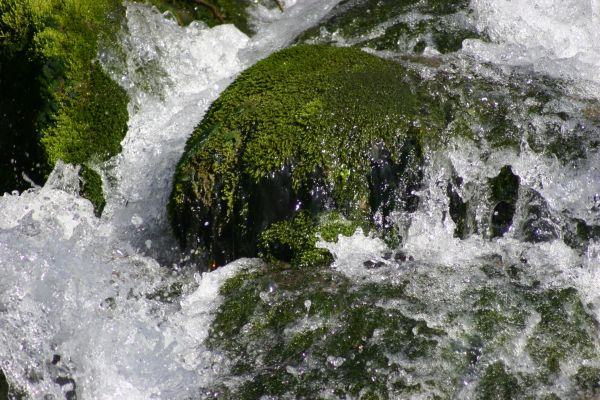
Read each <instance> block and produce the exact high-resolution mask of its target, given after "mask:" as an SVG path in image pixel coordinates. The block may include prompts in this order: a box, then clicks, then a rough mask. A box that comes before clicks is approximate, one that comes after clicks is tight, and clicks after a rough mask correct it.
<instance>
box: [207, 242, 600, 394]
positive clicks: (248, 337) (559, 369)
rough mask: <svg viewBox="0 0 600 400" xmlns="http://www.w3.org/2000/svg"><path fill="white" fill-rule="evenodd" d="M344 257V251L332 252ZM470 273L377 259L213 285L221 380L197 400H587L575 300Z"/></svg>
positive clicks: (482, 271)
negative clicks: (216, 287) (215, 287)
mask: <svg viewBox="0 0 600 400" xmlns="http://www.w3.org/2000/svg"><path fill="white" fill-rule="evenodd" d="M339 240H352V239H345V238H343V237H342V238H339ZM349 243H356V242H347V243H345V244H344V245H343V246H348V245H349ZM343 248H347V247H340V249H343ZM341 251H342V252H343V251H345V250H341ZM474 261H475V263H474V264H472V265H466V266H455V267H452V268H448V267H447V266H438V265H432V264H428V263H422V262H420V261H417V260H410V259H407V258H406V257H405V254H403V253H396V254H394V253H393V252H389V254H387V253H385V252H384V253H382V254H381V255H380V256H377V259H374V260H367V261H364V260H362V259H360V257H359V258H353V259H352V260H350V259H348V258H347V257H346V258H344V259H343V261H339V260H338V261H337V262H336V263H335V264H333V266H327V265H322V264H319V263H318V262H316V263H313V264H308V265H307V268H294V267H292V266H290V265H288V264H285V263H280V262H273V261H270V262H268V263H265V262H262V261H260V260H257V261H256V263H255V265H254V266H251V265H250V264H247V266H246V267H244V269H242V270H240V271H239V272H238V273H237V274H236V275H235V276H233V277H232V278H230V279H228V280H227V281H225V283H224V284H223V285H222V287H221V289H220V295H221V296H222V299H223V302H222V304H221V305H220V307H219V308H218V311H217V312H216V316H215V319H214V322H213V323H212V326H211V330H210V333H209V336H208V338H207V340H206V345H207V346H208V348H209V349H210V350H212V351H214V352H216V353H217V354H219V355H225V356H226V357H227V358H226V360H227V363H226V364H227V365H228V367H229V368H228V370H227V372H225V374H224V375H223V376H221V377H220V378H219V379H218V382H219V383H218V384H215V385H214V386H211V387H204V388H202V393H203V394H204V395H205V397H206V398H208V397H211V398H212V397H215V398H219V399H261V398H290V399H292V398H306V399H309V398H310V399H312V398H355V399H399V398H427V399H456V398H469V399H482V400H489V399H534V398H535V399H537V398H548V399H556V398H558V399H575V398H577V399H580V398H581V399H583V398H594V396H597V394H598V393H599V392H600V389H599V388H600V383H599V382H600V380H599V377H600V375H599V371H600V370H599V368H598V366H599V365H600V352H599V351H598V348H599V347H598V334H597V333H598V322H597V321H596V319H595V317H594V313H593V311H592V310H590V309H588V307H587V306H585V305H584V303H583V302H582V300H581V295H580V293H579V292H578V291H577V290H576V289H575V288H573V287H568V286H564V287H561V288H552V287H548V286H547V285H545V284H544V283H542V282H540V281H539V280H538V273H539V274H541V275H544V274H545V273H546V272H545V271H535V270H532V268H531V267H530V266H529V265H527V263H521V262H518V261H516V260H515V262H512V261H509V260H504V259H503V258H502V257H500V256H499V255H489V256H488V257H484V258H482V259H481V260H474ZM458 282H462V283H460V284H459V283H458ZM557 382H560V384H557ZM540 396H542V397H540Z"/></svg>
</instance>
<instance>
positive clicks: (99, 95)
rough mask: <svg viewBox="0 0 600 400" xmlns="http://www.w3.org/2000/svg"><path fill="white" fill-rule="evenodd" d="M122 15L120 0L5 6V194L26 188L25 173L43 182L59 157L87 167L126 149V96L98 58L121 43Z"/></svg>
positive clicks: (21, 0)
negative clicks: (7, 164) (8, 155)
mask: <svg viewBox="0 0 600 400" xmlns="http://www.w3.org/2000/svg"><path fill="white" fill-rule="evenodd" d="M123 17H124V8H123V6H122V4H121V2H120V1H118V0H98V1H97V0H95V1H91V0H18V1H17V0H3V1H2V2H1V3H0V65H2V71H0V72H1V74H0V75H2V81H0V86H2V88H3V89H4V88H6V90H7V92H6V93H8V94H9V95H8V96H6V97H5V96H3V99H2V100H1V101H2V104H4V103H6V104H7V105H8V106H7V108H6V110H7V112H6V114H5V115H4V116H3V117H4V118H3V122H2V124H3V126H2V127H3V128H5V127H7V129H6V130H3V133H2V138H1V139H0V140H2V141H3V142H6V143H3V145H6V147H7V148H9V149H11V151H12V155H14V158H13V159H12V160H10V162H11V163H12V164H13V165H12V168H10V171H11V172H10V176H8V177H5V176H0V177H1V178H2V182H0V186H1V187H0V189H1V190H12V189H13V188H14V189H23V188H25V187H26V186H27V184H26V182H25V181H24V180H23V179H22V178H21V179H20V180H19V176H20V172H25V173H31V175H32V176H31V177H30V178H32V179H34V180H35V181H37V182H38V183H42V182H43V179H44V178H45V176H46V175H47V173H48V172H49V170H50V169H51V167H52V166H53V165H54V163H55V162H56V161H57V160H59V159H61V160H63V161H65V162H67V163H74V164H86V163H87V162H89V161H90V160H91V159H92V158H94V159H96V160H104V159H106V158H108V157H110V156H112V155H115V154H116V153H118V152H119V151H120V142H121V140H122V139H123V137H124V136H125V133H126V130H127V120H128V113H127V103H128V96H127V94H126V93H125V91H124V90H123V89H122V88H121V87H120V86H118V85H117V84H116V83H115V82H113V81H112V80H111V79H110V78H109V77H108V75H107V74H106V73H105V72H104V71H103V70H102V68H101V66H100V65H99V64H98V63H97V61H96V56H97V54H98V51H99V49H100V48H101V47H103V46H106V45H108V44H109V43H111V42H115V41H116V34H117V32H118V31H119V30H120V28H121V22H122V19H123ZM17 68H18V70H17ZM13 73H14V75H13ZM4 93H5V92H4V91H3V94H4ZM4 110H5V109H4V108H3V111H4ZM3 148H4V147H3ZM2 162H3V163H4V162H7V161H6V159H5V158H3V160H2ZM0 169H2V170H6V169H5V168H0ZM94 191H95V192H98V191H101V188H96V189H94Z"/></svg>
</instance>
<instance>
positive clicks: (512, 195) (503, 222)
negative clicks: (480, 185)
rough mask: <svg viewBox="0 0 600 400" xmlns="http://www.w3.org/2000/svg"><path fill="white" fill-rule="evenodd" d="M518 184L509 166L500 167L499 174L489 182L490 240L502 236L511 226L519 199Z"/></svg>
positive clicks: (517, 179)
mask: <svg viewBox="0 0 600 400" xmlns="http://www.w3.org/2000/svg"><path fill="white" fill-rule="evenodd" d="M519 182H520V179H519V177H518V176H517V175H515V174H514V173H513V172H512V168H511V167H510V166H509V165H505V166H504V167H502V169H501V170H500V173H499V174H498V175H497V176H496V177H494V178H491V179H490V180H489V186H490V192H491V193H490V201H491V203H492V204H494V206H493V207H494V208H493V210H492V215H491V217H490V235H491V237H492V238H494V237H499V236H503V235H504V234H505V233H506V232H508V230H509V228H510V227H511V225H512V222H513V217H514V215H515V210H516V203H517V200H518V197H519Z"/></svg>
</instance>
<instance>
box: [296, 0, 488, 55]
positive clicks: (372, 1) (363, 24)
mask: <svg viewBox="0 0 600 400" xmlns="http://www.w3.org/2000/svg"><path fill="white" fill-rule="evenodd" d="M469 13H470V9H469V3H468V1H463V0H461V1H454V2H439V1H435V0H426V1H417V0H408V1H393V0H384V1H381V0H359V1H343V2H340V4H338V5H337V6H336V7H335V8H334V9H333V10H331V12H330V14H329V15H328V16H327V17H326V18H325V19H324V21H323V22H321V23H320V24H319V25H317V26H316V27H314V28H312V29H311V30H309V31H307V32H305V33H304V34H303V35H302V36H301V37H300V39H299V40H300V41H302V42H308V43H329V44H339V45H348V44H349V45H354V46H358V47H361V48H362V47H369V48H372V49H375V50H391V51H400V52H404V53H406V52H409V53H416V54H421V53H423V50H424V49H425V48H426V47H430V48H433V49H436V50H437V51H439V52H440V53H448V52H452V51H456V50H459V49H460V48H461V45H462V41H463V40H464V39H467V38H477V37H479V34H478V33H477V31H476V29H475V26H474V24H473V22H472V21H471V19H470V18H469Z"/></svg>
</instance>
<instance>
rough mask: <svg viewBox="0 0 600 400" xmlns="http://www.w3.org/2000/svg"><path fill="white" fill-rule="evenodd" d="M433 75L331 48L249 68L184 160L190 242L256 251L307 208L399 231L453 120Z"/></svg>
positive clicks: (217, 252) (178, 192) (182, 204)
mask: <svg viewBox="0 0 600 400" xmlns="http://www.w3.org/2000/svg"><path fill="white" fill-rule="evenodd" d="M421 84H422V80H421V79H420V78H419V77H418V75H417V74H415V73H414V72H411V71H410V70H408V69H406V68H405V67H403V66H402V65H401V64H399V63H396V62H392V61H387V60H383V59H380V58H377V57H375V56H372V55H369V54H366V53H364V52H362V51H360V50H356V49H352V48H335V47H329V46H321V45H312V46H311V45H299V46H295V47H292V48H289V49H286V50H283V51H280V52H278V53H276V54H274V55H272V56H270V57H269V58H267V59H266V60H263V61H261V62H259V63H257V64H256V65H255V66H253V67H251V68H249V69H248V70H246V71H245V72H243V73H242V74H241V75H240V76H239V77H238V79H237V80H236V81H235V82H234V83H233V84H232V85H231V86H230V87H229V88H228V89H227V90H225V92H223V94H222V95H221V96H220V97H219V99H218V100H217V101H215V103H213V105H212V106H211V108H210V109H209V111H208V112H207V114H206V116H205V118H204V120H203V121H202V122H201V124H200V125H199V126H198V127H197V128H196V130H195V131H194V133H193V134H192V136H191V138H190V139H189V140H188V142H187V145H186V148H185V151H184V154H183V156H182V158H181V160H180V162H179V164H178V166H177V171H176V174H175V179H174V186H173V192H172V194H171V200H170V203H169V215H170V219H171V222H172V226H173V228H174V231H175V234H176V236H177V237H178V238H179V239H180V241H181V244H182V245H183V247H185V248H188V249H201V250H203V251H207V252H208V254H209V257H211V258H212V259H214V260H216V261H217V262H218V263H224V262H227V261H231V260H233V259H235V258H237V257H241V256H255V255H256V254H257V248H256V246H257V243H258V238H259V236H260V234H261V232H263V231H264V230H265V229H267V228H268V227H269V226H270V225H271V224H273V223H276V222H280V221H283V220H288V219H291V218H292V217H293V216H294V215H296V214H297V213H298V212H299V211H306V212H308V213H309V214H310V215H311V216H312V217H314V218H317V217H318V215H319V214H321V213H322V212H325V211H332V210H336V211H337V212H339V213H340V214H341V215H342V216H344V217H345V218H347V219H349V220H353V221H358V222H361V223H363V222H367V223H372V224H374V225H376V228H378V229H380V230H386V229H391V227H390V224H391V222H390V221H389V220H388V217H389V214H390V213H391V212H392V211H396V210H402V209H404V210H408V211H411V210H414V209H415V207H416V205H417V201H418V198H417V197H416V195H415V194H414V190H415V189H416V188H418V186H419V183H420V179H421V174H422V172H421V166H422V162H423V146H424V142H425V141H426V140H427V139H428V138H429V137H430V136H435V135H436V134H437V133H438V132H439V131H440V129H442V127H443V126H444V124H445V119H444V117H445V115H444V113H443V111H442V110H440V109H439V107H438V104H436V103H432V104H427V103H426V101H427V99H428V98H427V96H426V95H425V94H423V93H424V92H423V91H424V88H423V87H422V86H421ZM422 92H423V93H422ZM376 214H377V215H378V218H377V221H376V219H375V218H374V216H375V215H376Z"/></svg>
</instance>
